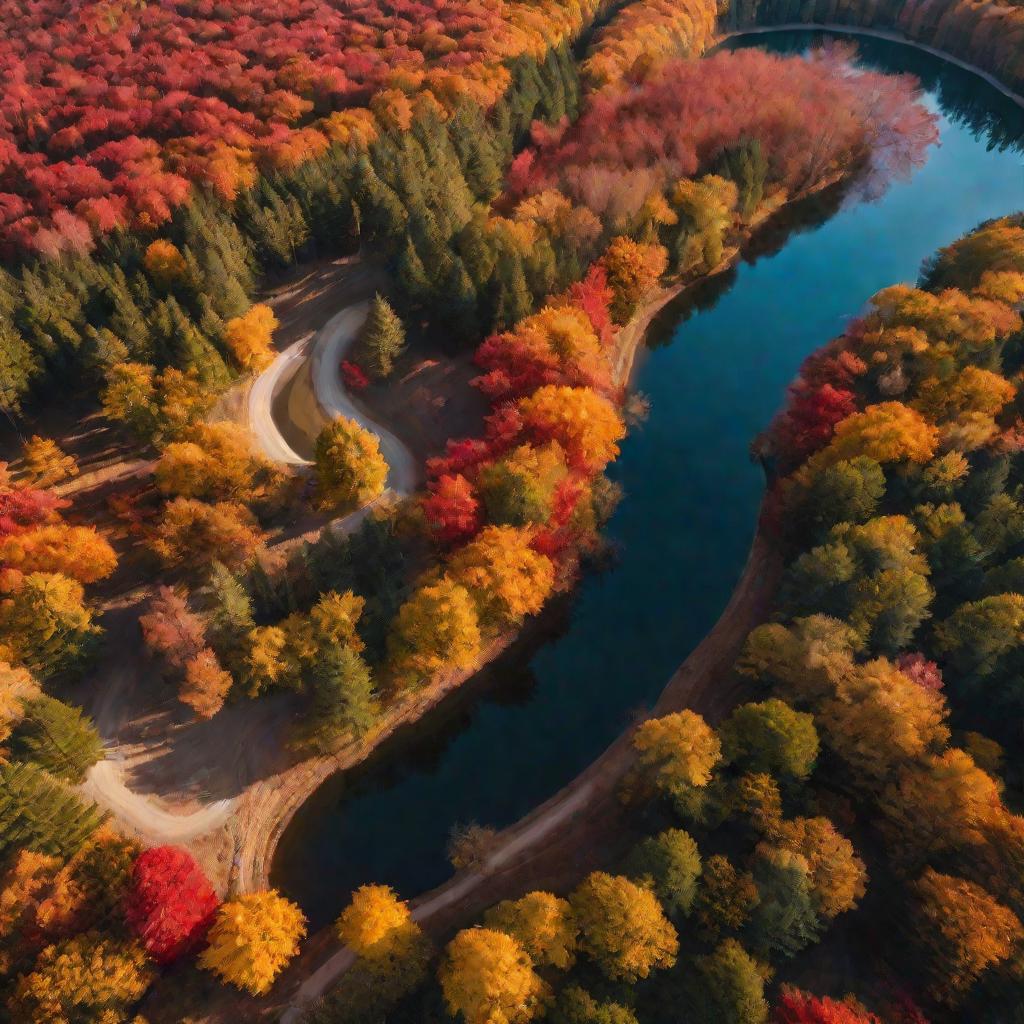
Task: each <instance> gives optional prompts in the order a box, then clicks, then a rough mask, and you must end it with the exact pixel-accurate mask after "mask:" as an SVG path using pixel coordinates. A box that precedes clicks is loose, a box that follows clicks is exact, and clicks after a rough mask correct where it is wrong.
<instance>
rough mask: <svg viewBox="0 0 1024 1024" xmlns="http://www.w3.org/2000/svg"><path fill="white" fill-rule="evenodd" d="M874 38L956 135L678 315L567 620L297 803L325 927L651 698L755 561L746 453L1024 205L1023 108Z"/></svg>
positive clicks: (803, 40)
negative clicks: (975, 230)
mask: <svg viewBox="0 0 1024 1024" xmlns="http://www.w3.org/2000/svg"><path fill="white" fill-rule="evenodd" d="M810 38H811V36H810V34H809V33H785V34H783V33H779V34H775V35H772V36H758V37H751V38H750V39H749V40H748V41H746V42H744V41H734V42H733V43H732V44H731V45H733V46H739V45H758V46H762V47H770V48H771V49H775V50H799V49H801V48H803V47H805V46H806V45H807V44H808V41H809V40H810ZM859 45H860V52H861V59H862V60H863V61H864V63H867V64H870V65H873V66H876V67H878V68H880V69H882V70H887V71H894V72H895V71H911V72H913V73H915V74H917V75H918V76H919V77H920V78H921V80H922V83H923V85H924V86H925V88H926V89H927V103H928V105H929V106H930V107H931V108H932V109H934V110H936V111H938V112H939V113H940V115H941V116H940V130H941V146H940V147H938V148H934V149H932V150H931V151H930V154H929V159H928V162H927V164H926V165H925V166H924V167H923V168H921V169H920V170H919V171H918V172H917V173H916V174H915V175H914V177H913V179H912V180H911V181H909V182H906V183H898V184H895V185H893V186H892V187H891V188H890V190H889V191H888V193H887V194H886V195H885V197H884V198H883V199H882V200H881V201H879V202H877V203H874V204H871V205H863V204H853V205H850V206H848V207H845V208H841V209H839V210H838V212H834V214H833V215H832V216H831V217H829V219H827V221H826V222H825V223H824V224H821V223H820V220H821V217H822V216H825V215H826V214H823V213H822V212H821V211H818V212H817V213H816V214H815V215H814V216H811V217H808V218H806V219H807V220H809V221H810V222H809V223H807V224H806V225H805V226H804V227H803V228H800V229H797V230H796V231H795V233H792V234H790V235H789V236H788V237H784V236H778V237H776V238H775V239H772V240H769V241H770V243H771V245H772V247H773V248H779V249H780V251H778V252H776V253H774V254H770V253H769V254H764V255H762V256H760V257H759V258H756V260H755V262H753V263H752V264H749V263H745V264H743V265H742V266H741V267H740V268H739V269H738V271H737V272H736V274H735V275H733V276H732V277H730V279H729V280H728V281H727V282H722V284H723V285H728V289H727V290H726V289H725V288H723V287H722V286H721V285H720V286H716V288H715V292H716V293H717V294H714V295H706V296H704V297H703V299H702V302H701V304H702V305H703V306H704V307H705V308H704V309H702V310H694V309H692V308H690V309H686V308H676V309H674V310H670V311H668V312H667V314H666V316H664V317H663V318H662V323H661V324H660V325H659V326H658V327H656V329H655V330H654V331H653V332H652V341H651V347H650V348H649V349H648V351H647V352H645V353H642V354H641V360H642V365H641V367H640V370H639V373H638V378H637V386H638V387H639V389H640V390H641V391H643V392H644V393H645V394H646V395H647V396H648V397H649V398H650V401H651V415H650V418H649V420H648V421H647V422H646V423H645V424H644V425H643V426H642V427H641V428H639V429H638V430H636V431H635V432H633V433H632V434H631V436H630V437H629V439H628V440H627V441H626V442H625V444H624V445H623V450H622V456H621V458H620V459H619V461H618V462H617V463H616V464H615V466H614V467H612V475H613V476H614V477H615V479H617V480H618V481H619V482H620V483H621V484H622V486H623V488H624V489H625V493H626V499H625V501H624V502H623V503H622V505H621V506H620V508H619V511H618V513H617V514H616V516H615V518H614V519H613V521H612V523H611V524H610V527H609V531H608V532H609V535H610V537H611V539H612V541H613V542H614V544H615V545H616V547H617V549H618V552H619V557H618V558H617V560H616V561H615V564H614V565H613V567H612V568H610V569H609V570H608V571H605V572H602V573H600V574H595V575H591V576H590V577H588V578H587V579H586V580H585V581H584V582H583V584H582V585H581V587H580V588H579V590H578V591H577V593H576V595H575V598H574V600H573V602H572V603H571V606H570V607H569V608H568V609H567V610H566V611H565V614H563V615H562V616H561V619H562V622H561V624H560V626H558V627H556V628H555V629H553V630H552V631H551V632H552V633H553V634H554V635H551V636H549V638H548V639H547V640H546V641H545V642H542V643H540V644H539V645H536V646H535V649H534V650H533V652H532V653H531V654H529V655H528V656H521V657H519V658H518V659H506V662H505V663H504V664H500V665H498V666H497V667H496V670H495V671H493V672H492V673H490V682H488V683H487V684H486V685H485V686H482V687H481V688H479V689H478V693H477V696H475V697H472V698H469V699H467V698H463V699H462V701H461V706H460V707H458V708H457V709H456V710H455V711H454V712H453V711H452V710H451V709H450V708H449V709H447V710H446V711H444V712H443V719H444V720H440V719H439V718H437V717H436V716H435V718H434V719H433V720H432V721H428V722H427V723H425V725H426V728H425V729H421V730H420V735H419V736H418V737H413V738H412V739H411V740H409V739H406V740H405V741H404V742H403V743H402V746H401V747H400V748H396V747H395V746H394V745H392V747H390V748H385V749H383V750H382V751H380V752H379V754H378V756H377V757H376V758H374V759H373V761H372V762H371V763H370V764H369V765H367V766H366V767H365V769H364V770H362V771H360V772H359V773H357V774H356V775H355V776H350V777H349V778H348V779H341V778H338V779H334V780H331V781H330V782H328V783H327V784H326V785H325V786H324V787H323V788H322V789H321V790H320V791H319V792H318V793H317V794H316V795H315V796H314V797H313V798H312V799H311V800H310V801H309V802H308V803H307V804H306V805H305V807H303V809H302V811H301V812H300V813H299V814H298V815H297V816H296V818H295V820H294V822H293V823H292V825H291V827H290V828H289V830H288V831H287V833H286V834H285V837H284V840H283V841H282V843H281V846H280V849H279V852H278V856H277V859H276V861H275V864H274V871H273V881H274V884H275V885H277V886H279V887H280V888H281V889H282V890H283V891H284V892H285V893H286V894H287V895H289V896H291V897H292V898H294V899H296V900H298V902H299V903H300V904H301V905H302V907H303V909H304V910H305V911H306V913H307V914H308V915H309V917H310V919H311V922H312V923H313V925H314V926H318V925H323V924H325V923H327V922H328V921H329V920H331V919H332V918H333V917H334V916H335V915H336V914H337V913H338V911H339V910H340V908H341V907H342V906H343V905H344V903H345V902H346V901H347V899H348V896H349V893H350V892H351V890H352V889H353V888H355V887H356V886H358V885H361V884H363V883H364V882H369V881H374V882H384V883H388V884H391V885H393V886H394V887H395V888H396V889H397V890H398V891H399V893H400V894H401V895H403V896H405V897H412V896H415V895H417V894H418V893H420V892H422V891H424V890H426V889H429V888H431V887H433V886H435V885H437V884H439V883H441V882H443V881H444V880H445V879H446V878H447V877H448V876H449V875H450V869H449V868H448V866H447V863H446V860H445V844H446V840H447V836H448V833H449V829H450V828H451V826H452V825H453V824H456V823H466V822H469V821H477V822H480V823H482V824H488V825H494V826H497V827H501V826H504V825H508V824H510V823H511V822H513V821H515V820H516V819H518V818H519V817H520V816H522V815H523V814H525V813H526V812H527V811H529V810H530V809H531V808H533V807H534V806H536V805H537V804H538V803H540V802H542V801H543V800H545V799H546V798H547V797H549V796H551V795H552V794H553V793H554V792H556V791H557V790H558V789H559V788H560V787H561V786H563V785H564V784H565V783H567V782H568V781H569V780H570V779H572V778H573V776H574V775H575V774H576V773H578V772H579V771H580V770H582V769H583V768H584V767H585V766H586V765H587V764H588V763H589V762H590V761H591V760H592V759H593V758H594V757H596V756H597V755H598V754H599V753H600V752H601V751H602V750H603V749H604V748H605V747H606V746H607V745H608V744H609V743H610V742H611V741H612V740H613V739H614V738H615V736H616V735H617V734H618V733H619V732H620V731H621V730H622V729H623V727H624V726H625V725H626V723H627V721H628V720H629V718H630V716H631V714H632V713H633V712H634V711H635V710H636V709H637V708H638V707H641V706H650V705H651V704H653V702H654V700H655V699H656V697H657V695H658V694H659V692H660V691H661V689H662V687H663V686H664V684H665V682H666V681H667V680H668V678H669V676H670V675H671V673H672V672H673V671H674V669H675V668H676V667H677V666H678V665H679V663H680V662H681V661H682V659H683V658H685V657H686V655H687V653H688V652H689V651H690V650H692V648H693V647H694V646H696V644H697V643H698V642H699V641H700V639H701V637H702V636H703V635H704V634H705V633H706V632H707V631H708V629H709V628H710V627H711V626H712V625H713V623H714V622H715V620H716V619H717V617H718V615H719V613H720V612H721V610H722V609H723V608H724V606H725V604H726V602H727V601H728V598H729V595H730V593H731V591H732V589H733V586H734V584H735V582H736V580H737V578H738V576H739V574H740V572H741V570H742V567H743V563H744V560H745V557H746V554H747V550H748V548H749V546H750V541H751V537H752V535H753V530H754V525H755V521H756V516H757V509H758V504H759V502H760V498H761V492H762V486H763V479H762V475H761V472H760V470H759V469H757V468H756V467H755V466H754V465H752V464H751V463H750V461H749V459H748V455H747V451H748V446H749V444H750V441H751V439H752V438H753V437H754V435H755V434H757V433H758V431H760V430H761V429H762V428H763V427H764V426H765V425H766V424H767V423H768V421H769V420H770V419H771V417H772V414H773V413H774V412H775V410H776V409H777V408H778V407H779V405H780V404H781V402H782V400H783V397H784V393H785V388H786V385H787V383H788V382H789V381H790V380H791V379H792V377H793V376H794V374H795V372H796V370H797V368H798V366H799V365H800V362H801V361H802V360H803V358H804V357H805V356H806V355H808V354H809V353H810V352H811V351H813V350H814V349H815V348H817V347H818V346H820V345H821V344H823V343H824V342H825V341H827V340H828V339H830V338H831V337H833V336H835V335H836V334H837V333H839V332H840V331H841V330H842V328H843V325H844V323H845V322H846V321H847V319H848V318H849V317H851V316H853V315H856V314H857V313H858V311H859V310H860V309H861V308H862V306H863V304H864V302H865V301H866V299H867V298H868V297H869V296H870V295H871V294H872V293H873V292H875V291H877V290H878V289H879V288H881V287H884V286H885V285H888V284H891V283H894V282H897V281H909V282H912V281H914V279H915V278H916V276H917V271H918V268H919V266H920V263H921V260H922V259H923V258H924V257H926V256H928V255H929V254H931V253H932V252H933V251H934V250H935V249H936V248H938V247H939V246H940V245H944V244H946V243H948V242H950V241H952V240H953V239H954V238H956V237H957V236H958V235H960V234H961V233H962V232H964V231H966V230H968V229H970V228H971V227H973V226H974V225H976V224H977V223H978V222H979V221H981V220H984V219H985V218H988V217H994V216H998V215H1001V214H1005V213H1008V212H1011V211H1013V210H1015V209H1018V208H1020V207H1024V161H1022V157H1021V153H1020V150H1019V149H1015V148H1014V140H1019V139H1022V138H1024V116H1022V112H1021V110H1020V109H1019V108H1017V107H1016V106H1014V105H1012V104H1011V103H1010V102H1009V101H1007V100H1005V99H1004V98H1003V97H1001V96H1000V95H999V94H998V93H996V92H995V91H994V90H992V89H990V88H989V87H988V86H986V85H985V84H984V83H983V82H981V81H980V80H978V79H976V78H974V77H973V76H971V75H969V74H968V73H967V72H963V71H960V70H958V69H956V68H954V67H952V66H950V65H947V64H944V63H943V62H941V61H939V60H937V59H934V58H931V57H929V56H927V55H925V54H920V53H917V52H915V51H912V50H910V49H907V48H905V47H900V46H898V45H895V44H889V43H883V42H880V41H868V40H864V41H862V42H861V43H860V44H859ZM815 218H816V219H817V223H815V222H814V220H815ZM751 258H752V259H753V257H751ZM555 617H558V615H557V613H556V616H555Z"/></svg>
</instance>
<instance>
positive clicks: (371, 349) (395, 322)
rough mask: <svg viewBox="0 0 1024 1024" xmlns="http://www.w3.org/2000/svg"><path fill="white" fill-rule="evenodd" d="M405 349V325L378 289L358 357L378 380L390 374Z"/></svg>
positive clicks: (362, 333) (365, 326)
mask: <svg viewBox="0 0 1024 1024" xmlns="http://www.w3.org/2000/svg"><path fill="white" fill-rule="evenodd" d="M404 348H405V327H404V326H403V325H402V321H401V319H400V318H399V316H398V314H397V313H396V312H395V311H394V310H393V309H392V308H391V305H390V303H389V302H388V300H387V299H385V298H384V296H383V295H381V294H380V292H378V293H377V294H376V295H375V296H374V298H373V302H372V303H371V304H370V314H369V316H367V318H366V323H365V324H363V329H362V331H361V332H360V334H359V341H358V343H357V349H356V353H357V360H358V362H359V365H360V366H362V367H363V368H364V369H365V370H366V372H367V373H368V374H369V375H370V376H371V377H373V378H374V379H375V380H383V379H384V378H385V377H390V376H391V374H392V372H393V371H394V368H395V360H396V359H397V358H398V357H399V355H401V353H402V350H403V349H404Z"/></svg>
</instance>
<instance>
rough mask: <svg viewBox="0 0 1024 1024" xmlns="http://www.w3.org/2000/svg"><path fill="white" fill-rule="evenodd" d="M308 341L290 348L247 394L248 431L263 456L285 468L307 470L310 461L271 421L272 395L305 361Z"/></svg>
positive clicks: (300, 341)
mask: <svg viewBox="0 0 1024 1024" xmlns="http://www.w3.org/2000/svg"><path fill="white" fill-rule="evenodd" d="M308 352H309V339H308V338H302V339H300V340H299V341H297V342H295V344H294V345H289V346H288V348H286V349H285V350H284V351H283V352H282V353H281V354H280V355H279V356H278V357H277V358H276V359H275V360H274V361H273V362H272V363H271V364H270V366H268V367H267V369H266V370H264V371H263V373H261V374H260V375H259V376H258V377H257V378H256V380H254V381H253V384H252V388H251V389H250V391H249V402H248V415H249V427H250V429H251V430H252V434H253V437H254V438H255V440H256V442H257V444H258V445H259V447H260V448H262V449H263V454H264V455H266V457H267V458H268V459H271V460H273V461H274V462H279V463H284V464H285V465H287V466H308V465H309V460H308V459H304V458H303V457H302V456H301V455H299V454H298V453H297V452H296V451H295V450H294V449H293V448H292V447H291V445H289V444H288V442H287V441H286V440H285V439H284V436H283V435H282V434H281V431H280V430H279V429H278V427H277V423H276V422H275V421H274V414H273V410H274V395H275V394H276V393H277V391H278V388H279V387H281V386H283V385H284V384H285V383H286V382H287V381H288V380H289V379H290V378H291V377H292V376H293V375H294V374H295V373H296V372H297V371H298V368H299V367H300V366H301V364H302V363H303V362H304V361H305V359H306V358H307V356H308Z"/></svg>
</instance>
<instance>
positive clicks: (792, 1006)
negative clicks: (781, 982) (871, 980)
mask: <svg viewBox="0 0 1024 1024" xmlns="http://www.w3.org/2000/svg"><path fill="white" fill-rule="evenodd" d="M772 1020H773V1021H774V1022H775V1024H882V1022H881V1021H880V1020H879V1019H878V1017H876V1016H875V1015H874V1014H873V1013H869V1012H868V1011H867V1010H865V1009H863V1008H861V1007H858V1006H856V1005H855V1004H851V1003H847V1002H839V1001H838V1000H836V999H829V998H828V996H812V995H811V994H810V993H809V992H801V991H800V989H798V988H789V987H785V988H783V990H782V994H781V995H780V996H779V1001H778V1003H777V1004H776V1006H775V1011H774V1013H773V1015H772Z"/></svg>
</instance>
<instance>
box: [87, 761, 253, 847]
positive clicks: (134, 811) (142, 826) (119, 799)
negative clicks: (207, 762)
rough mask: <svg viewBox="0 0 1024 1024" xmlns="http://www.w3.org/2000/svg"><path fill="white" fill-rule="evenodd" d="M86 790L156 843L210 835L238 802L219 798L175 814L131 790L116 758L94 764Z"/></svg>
mask: <svg viewBox="0 0 1024 1024" xmlns="http://www.w3.org/2000/svg"><path fill="white" fill-rule="evenodd" d="M82 792H83V793H84V794H85V795H86V796H87V797H89V798H90V799H92V800H95V801H96V802H97V803H98V804H100V805H101V806H102V807H105V808H107V810H109V811H112V812H113V813H114V814H115V815H116V816H117V817H118V819H119V820H120V821H122V822H124V823H125V824H126V825H128V826H130V827H131V828H132V829H133V830H134V831H135V832H137V833H139V834H140V835H142V836H144V837H145V838H146V840H147V841H148V842H150V843H153V844H162V843H184V842H187V841H188V840H189V839H195V838H196V836H202V835H206V833H207V832H212V831H213V830H214V829H216V828H220V827H221V825H223V824H224V822H225V821H227V819H228V816H229V815H230V814H231V810H232V808H233V807H234V804H235V801H234V800H215V801H214V802H213V803H211V804H207V805H206V806H205V807H202V808H200V810H198V811H194V812H193V813H192V814H171V813H170V811H165V810H163V809H161V808H160V807H157V806H156V804H154V803H153V801H152V800H149V799H148V798H147V797H144V796H142V795H141V794H139V793H135V792H133V791H132V790H130V789H129V788H128V787H127V786H126V785H125V784H124V781H123V779H122V777H121V770H120V767H119V765H118V762H117V761H116V760H106V761H100V762H99V764H96V765H93V767H92V768H91V769H90V771H89V774H88V776H87V778H86V780H85V783H84V784H83V785H82Z"/></svg>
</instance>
